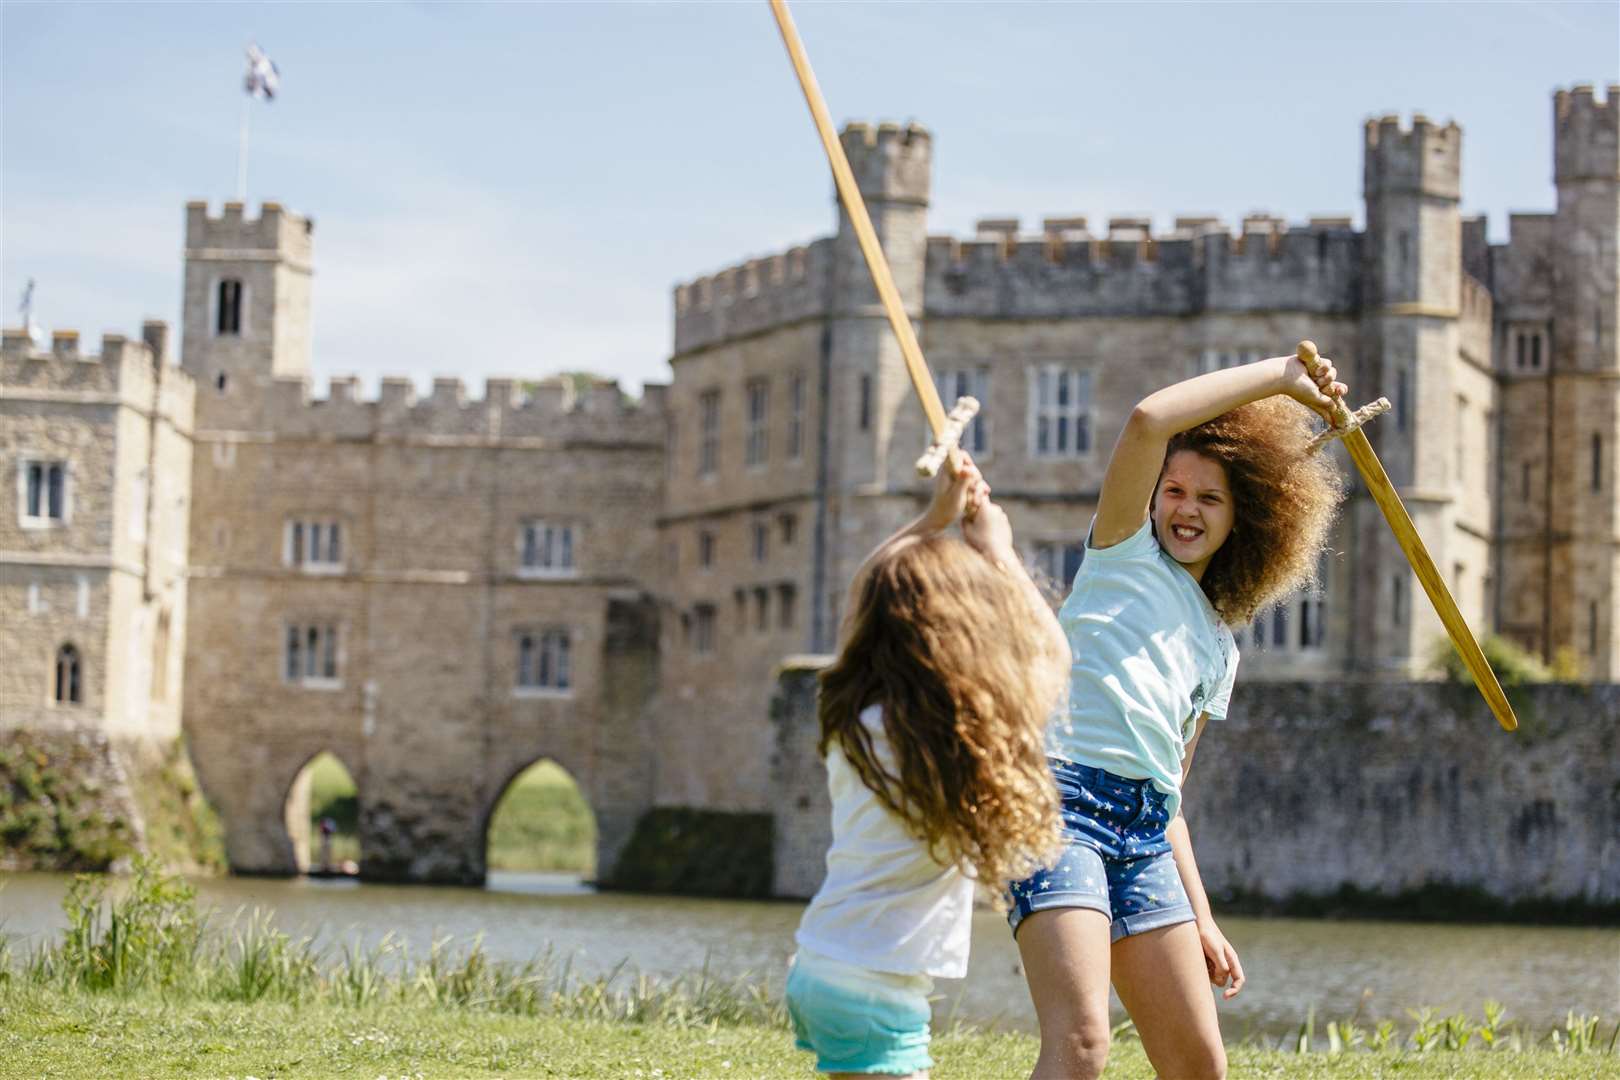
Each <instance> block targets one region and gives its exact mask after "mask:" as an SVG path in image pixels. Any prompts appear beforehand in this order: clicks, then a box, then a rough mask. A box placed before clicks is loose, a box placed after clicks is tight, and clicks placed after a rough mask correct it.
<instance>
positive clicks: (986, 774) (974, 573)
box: [819, 535, 1068, 902]
mask: <svg viewBox="0 0 1620 1080" xmlns="http://www.w3.org/2000/svg"><path fill="white" fill-rule="evenodd" d="M849 628H850V629H849V633H848V635H847V637H846V639H845V642H844V646H843V649H842V651H841V652H840V653H839V655H838V659H837V660H836V661H835V662H834V663H833V664H832V666H830V667H828V668H827V669H826V670H825V671H823V672H822V674H821V703H820V718H821V743H820V746H819V749H820V751H821V753H822V755H823V756H825V755H826V753H827V751H828V748H829V747H831V746H833V745H835V744H836V745H837V746H838V748H839V749H840V750H842V751H843V754H844V756H845V757H846V758H847V759H848V760H849V763H850V765H851V766H853V767H854V769H855V771H856V773H858V774H859V776H860V778H861V781H862V782H863V783H865V785H866V786H867V787H868V788H869V789H871V791H872V793H873V794H874V795H876V796H877V798H878V800H879V801H880V802H882V804H883V805H884V806H885V807H887V808H888V809H889V810H890V811H892V812H893V813H894V814H896V815H897V816H898V817H899V818H900V819H901V820H902V821H903V822H904V823H905V824H906V826H907V828H908V829H909V830H910V832H911V833H912V835H914V836H915V837H916V838H917V839H918V840H920V841H922V842H923V843H925V844H927V845H928V849H929V851H930V853H932V854H933V856H934V857H935V858H936V859H938V860H939V861H940V862H941V863H942V864H945V865H959V866H962V867H964V869H967V870H969V871H970V872H971V873H973V875H974V876H975V877H976V878H977V879H978V880H979V881H980V882H981V883H983V884H985V885H988V886H989V887H990V888H991V889H992V891H993V892H994V893H995V894H996V895H997V898H998V899H999V898H1000V892H1001V887H1002V886H1003V885H1005V884H1006V883H1007V882H1009V881H1014V880H1017V879H1019V878H1022V877H1027V876H1028V875H1029V874H1031V873H1033V872H1034V871H1035V870H1037V869H1039V868H1040V867H1041V866H1043V865H1045V864H1046V863H1047V862H1048V861H1049V860H1050V858H1051V857H1052V856H1053V855H1054V854H1055V853H1056V851H1057V850H1058V847H1059V843H1060V841H1059V831H1058V798H1057V791H1056V788H1055V787H1054V785H1053V783H1052V777H1051V774H1050V773H1049V772H1048V770H1047V765H1046V749H1045V740H1044V730H1045V726H1046V720H1047V718H1048V711H1049V708H1050V706H1051V705H1052V704H1053V703H1054V702H1055V701H1056V699H1057V696H1058V694H1059V693H1060V691H1061V689H1062V687H1063V685H1064V684H1065V683H1066V681H1067V675H1068V669H1067V666H1066V665H1065V664H1063V663H1061V662H1060V661H1059V660H1058V658H1057V657H1056V656H1055V655H1054V649H1055V648H1056V646H1055V645H1053V644H1052V643H1051V637H1050V635H1047V634H1045V633H1043V632H1042V629H1041V628H1040V627H1039V626H1038V625H1037V624H1036V622H1035V620H1034V619H1032V618H1031V611H1030V600H1029V598H1028V597H1027V596H1026V595H1025V594H1024V592H1023V591H1022V589H1021V588H1020V586H1019V584H1018V582H1016V581H1014V580H1013V579H1012V578H1011V577H1009V576H1008V574H1007V573H1006V572H1004V571H1003V570H1001V569H998V568H997V567H996V566H995V565H994V564H992V563H991V562H990V561H989V560H987V559H986V558H985V557H984V556H982V555H980V554H979V553H978V552H977V551H975V550H974V549H973V548H971V547H969V546H968V545H967V544H966V543H964V542H963V541H961V540H958V539H956V538H954V537H950V536H944V535H938V536H931V537H924V538H918V539H914V540H907V541H903V542H901V543H899V544H897V545H896V546H895V547H894V548H893V549H892V550H891V551H889V552H887V553H885V554H884V555H883V556H881V557H880V558H879V560H878V561H877V562H876V564H875V565H873V566H872V568H871V570H870V573H869V574H868V576H867V577H866V579H865V581H864V582H863V583H862V585H861V588H860V591H859V596H858V598H857V600H856V603H855V605H854V608H853V610H852V612H851V616H850V620H849ZM874 704H876V705H881V706H882V708H883V728H884V733H885V735H886V736H887V743H888V748H889V750H890V752H891V754H892V758H891V759H890V760H891V761H892V763H893V767H892V769H891V768H890V767H886V766H885V764H884V763H883V762H882V761H880V760H879V759H878V756H877V754H876V752H875V751H874V747H873V738H872V733H871V731H869V730H868V729H867V727H866V726H865V725H864V724H862V723H861V722H860V720H859V715H860V712H861V710H862V709H864V708H866V707H867V706H869V705H874ZM1003 902H1004V901H1003Z"/></svg>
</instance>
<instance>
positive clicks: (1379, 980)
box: [0, 873, 1620, 1039]
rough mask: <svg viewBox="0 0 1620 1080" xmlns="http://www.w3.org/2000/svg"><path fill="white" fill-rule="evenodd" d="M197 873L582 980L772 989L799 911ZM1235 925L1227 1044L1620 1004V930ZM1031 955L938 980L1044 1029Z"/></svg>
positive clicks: (3, 890) (58, 919)
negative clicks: (1310, 1016)
mask: <svg viewBox="0 0 1620 1080" xmlns="http://www.w3.org/2000/svg"><path fill="white" fill-rule="evenodd" d="M69 881H70V878H69V877H68V876H67V875H62V874H6V875H0V931H3V932H4V933H5V934H6V935H8V936H9V937H10V938H11V940H12V945H13V948H14V949H15V950H16V951H18V952H22V951H24V950H26V949H29V948H31V947H32V946H33V944H34V943H36V942H38V941H39V940H41V936H42V935H51V934H55V933H58V932H60V930H61V929H62V927H63V925H64V924H63V919H62V913H61V907H60V904H61V898H62V894H63V893H64V892H65V890H66V888H67V885H68V882H69ZM196 885H197V890H198V900H199V903H200V905H201V906H202V907H203V908H204V909H205V910H206V909H210V908H212V909H213V910H214V911H215V912H216V913H217V914H216V919H217V920H218V921H220V922H224V921H228V920H229V918H230V917H231V916H232V914H233V913H235V912H237V911H238V910H239V909H240V910H243V911H251V910H252V909H254V908H256V907H257V908H262V909H266V910H269V911H273V912H274V920H275V922H276V924H277V925H278V926H279V927H281V928H282V929H283V930H285V931H287V932H288V933H289V934H292V935H293V936H295V937H301V936H305V935H309V936H313V937H315V938H316V939H317V941H319V942H328V943H338V942H346V941H354V940H357V939H358V940H359V941H361V942H362V943H363V944H365V945H367V946H370V945H374V944H375V943H376V942H378V941H379V940H381V938H382V937H383V936H384V935H385V934H388V933H392V934H393V935H394V937H395V939H396V940H399V941H402V942H403V943H404V944H405V945H406V946H407V947H408V949H409V951H410V954H411V955H412V956H422V955H425V954H426V952H427V949H428V947H429V945H430V944H431V942H432V941H433V939H434V938H436V937H443V936H446V935H449V936H451V937H453V938H454V939H455V940H456V941H457V942H460V943H470V942H471V941H472V940H473V939H474V938H475V937H478V936H480V935H482V939H483V946H484V948H485V950H486V951H488V952H489V953H490V954H491V955H492V956H494V957H497V958H500V959H504V960H510V961H519V962H521V961H524V960H528V959H530V958H531V957H533V956H534V955H536V954H537V953H540V952H544V951H546V950H548V949H549V950H550V951H551V953H552V955H553V956H554V957H555V958H556V959H557V960H558V962H559V963H561V962H564V961H566V962H569V963H571V965H572V970H573V971H574V972H575V973H576V974H577V975H578V976H581V977H591V976H595V975H602V974H606V973H607V972H610V971H612V970H613V969H614V968H615V967H617V966H619V965H620V964H621V963H623V965H624V967H625V969H626V970H627V971H632V972H644V973H647V974H650V975H654V976H658V977H666V978H667V977H673V976H676V975H681V974H692V973H695V972H697V971H699V970H700V969H702V968H703V967H704V966H705V965H707V968H708V971H709V973H710V974H711V975H713V976H715V977H717V978H720V979H731V978H735V977H737V976H739V975H743V974H751V975H757V976H759V977H761V978H762V979H763V981H765V982H766V984H767V985H768V986H769V987H770V989H771V990H772V992H779V991H780V988H781V980H782V976H783V974H784V971H785V968H786V964H787V958H788V956H789V955H790V953H791V952H792V949H793V929H794V927H795V926H796V925H797V923H798V919H799V914H800V911H801V910H802V905H801V904H799V903H796V902H785V901H736V900H700V899H690V898H683V897H667V896H641V895H629V894H624V893H597V892H595V891H594V890H593V889H591V888H590V887H589V886H586V885H583V884H581V883H580V881H579V879H578V878H577V877H573V876H570V875H565V874H534V873H525V874H518V873H492V874H491V875H490V885H489V887H488V888H487V889H484V890H473V889H454V888H431V887H422V886H388V885H373V884H360V883H356V882H353V881H310V880H279V879H270V878H213V879H202V880H199V881H197V882H196ZM1221 925H1222V928H1223V929H1224V930H1225V931H1226V933H1227V935H1228V937H1230V938H1231V939H1232V941H1233V943H1234V944H1235V945H1236V946H1237V948H1238V950H1239V952H1240V954H1241V955H1242V958H1243V962H1244V967H1245V969H1246V971H1247V973H1248V976H1249V985H1248V987H1247V989H1245V990H1244V991H1243V993H1242V994H1241V995H1239V997H1238V998H1237V999H1236V1000H1234V1001H1232V1002H1228V1003H1225V1004H1224V1005H1222V1007H1221V1020H1222V1026H1223V1029H1224V1031H1225V1033H1226V1037H1227V1038H1228V1039H1241V1038H1243V1037H1244V1036H1245V1035H1246V1034H1261V1033H1265V1034H1273V1035H1280V1034H1282V1033H1285V1032H1287V1031H1290V1030H1295V1029H1297V1028H1298V1026H1299V1024H1300V1023H1301V1022H1302V1021H1303V1019H1304V1018H1305V1016H1306V1014H1307V1012H1308V1010H1310V1009H1311V1008H1312V1007H1313V1006H1314V1007H1315V1009H1316V1015H1317V1017H1318V1021H1319V1023H1325V1022H1327V1021H1329V1020H1335V1019H1347V1018H1349V1017H1350V1016H1351V1015H1352V1014H1354V1013H1356V1011H1357V1007H1358V1005H1360V1006H1361V1017H1362V1018H1363V1019H1367V1018H1381V1017H1394V1018H1397V1019H1400V1020H1402V1021H1405V1020H1406V1019H1407V1018H1406V1014H1405V1010H1406V1009H1408V1008H1423V1007H1432V1008H1434V1009H1436V1010H1439V1011H1452V1010H1457V1009H1463V1010H1466V1011H1468V1012H1469V1013H1471V1014H1475V1015H1477V1014H1478V1013H1479V1012H1480V1009H1481V1005H1482V1003H1483V1002H1484V1001H1485V1000H1486V999H1494V1000H1497V1001H1501V1002H1503V1003H1504V1004H1506V1006H1507V1008H1508V1014H1509V1016H1510V1017H1515V1018H1518V1019H1521V1020H1525V1021H1529V1022H1530V1023H1532V1024H1534V1025H1536V1026H1538V1027H1544V1026H1548V1025H1552V1024H1555V1023H1561V1022H1562V1021H1563V1019H1564V1016H1565V1013H1566V1012H1567V1011H1568V1010H1570V1009H1574V1010H1576V1011H1577V1012H1588V1013H1599V1014H1602V1015H1604V1016H1614V1015H1615V1014H1616V1012H1617V1011H1620V930H1616V929H1614V928H1612V927H1576V928H1569V927H1539V926H1506V925H1490V924H1487V925H1450V924H1445V923H1415V922H1370V921H1356V920H1345V921H1321V920H1304V919H1255V918H1244V917H1238V916H1228V917H1226V918H1224V919H1222V920H1221ZM1017 965H1018V955H1017V951H1016V950H1015V948H1014V946H1013V944H1012V942H1011V940H1010V938H1009V936H1008V934H1007V931H1006V927H1005V924H1004V923H1003V922H1002V920H1001V919H1000V918H999V917H998V916H997V915H996V914H995V913H993V912H990V911H980V912H979V913H977V915H976V916H975V922H974V936H973V960H972V967H971V970H970V972H969V975H968V977H967V979H965V980H962V981H961V982H954V981H942V982H941V983H940V984H939V986H938V988H937V992H938V993H939V995H940V997H941V1000H940V1002H939V1004H938V1006H937V1007H938V1009H939V1012H940V1014H941V1015H942V1016H949V1015H951V1014H952V1013H953V1012H954V1014H955V1015H956V1016H958V1017H960V1018H962V1019H964V1020H969V1021H973V1022H977V1023H982V1024H989V1025H995V1026H1001V1027H1008V1028H1016V1029H1022V1030H1033V1027H1034V1018H1033V1013H1032V1011H1031V1009H1030V1006H1029V998H1028V994H1027V992H1026V991H1025V988H1024V983H1023V978H1022V975H1021V974H1020V972H1019V970H1018V966H1017ZM1364 997H1365V1004H1362V1001H1363V998H1364ZM1116 1008H1117V1007H1116ZM1122 1015H1123V1014H1121V1016H1122Z"/></svg>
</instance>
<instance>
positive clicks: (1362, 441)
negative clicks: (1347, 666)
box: [1343, 428, 1519, 731]
mask: <svg viewBox="0 0 1620 1080" xmlns="http://www.w3.org/2000/svg"><path fill="white" fill-rule="evenodd" d="M1343 442H1344V445H1345V449H1346V450H1348V451H1349V452H1350V460H1351V461H1354V462H1355V463H1356V468H1357V469H1358V470H1359V471H1360V472H1361V478H1362V480H1364V481H1366V484H1367V491H1368V492H1369V493H1371V495H1372V497H1373V501H1374V502H1376V503H1377V504H1378V509H1380V510H1382V511H1383V512H1384V520H1385V521H1387V522H1389V527H1390V529H1391V530H1393V531H1394V533H1395V541H1396V543H1398V544H1400V545H1401V551H1403V552H1404V553H1405V554H1406V561H1407V562H1408V563H1410V564H1411V565H1412V570H1413V572H1414V573H1416V574H1417V579H1418V581H1419V582H1420V583H1421V584H1422V585H1423V591H1424V592H1426V593H1428V594H1429V602H1430V603H1432V604H1433V605H1434V610H1435V612H1436V613H1437V614H1438V615H1439V616H1440V622H1441V623H1443V624H1444V625H1445V628H1446V634H1447V635H1448V636H1449V637H1450V638H1451V644H1452V645H1453V646H1455V647H1456V649H1457V653H1458V655H1460V656H1461V657H1462V659H1463V663H1464V664H1465V665H1467V667H1468V673H1469V674H1470V675H1472V676H1473V677H1474V685H1475V686H1477V687H1479V692H1480V693H1481V694H1482V695H1484V697H1485V703H1486V704H1487V705H1489V706H1490V707H1491V712H1492V713H1493V714H1495V716H1496V721H1497V723H1499V724H1501V725H1502V727H1503V729H1504V730H1507V731H1513V730H1514V729H1515V728H1517V727H1518V726H1519V720H1518V718H1517V717H1516V716H1514V715H1513V706H1512V705H1509V704H1508V699H1507V695H1506V694H1504V693H1503V692H1502V684H1501V683H1499V682H1497V681H1496V673H1495V672H1494V671H1492V670H1491V665H1490V664H1489V663H1488V662H1486V660H1485V654H1484V653H1483V652H1481V651H1480V649H1479V642H1477V641H1475V640H1474V635H1473V632H1472V631H1470V630H1469V629H1468V623H1467V622H1465V621H1464V620H1463V617H1462V612H1460V611H1458V610H1457V602H1456V601H1455V600H1453V599H1452V597H1451V590H1450V589H1448V588H1446V583H1445V579H1443V578H1442V577H1441V576H1440V571H1439V569H1438V568H1437V567H1436V566H1435V565H1434V559H1432V558H1430V556H1429V549H1428V548H1426V547H1424V546H1423V538H1422V537H1421V536H1419V535H1418V531H1417V526H1415V525H1413V524H1412V516H1411V515H1410V514H1408V513H1407V512H1406V504H1404V503H1403V502H1401V497H1400V496H1399V495H1398V494H1396V492H1395V485H1394V484H1392V483H1390V480H1389V475H1388V474H1387V473H1385V472H1384V465H1383V463H1382V462H1381V461H1379V460H1378V455H1377V454H1376V453H1374V452H1373V448H1372V443H1370V442H1368V441H1367V433H1366V432H1365V431H1362V430H1360V429H1359V428H1358V429H1357V430H1355V431H1352V432H1350V433H1349V434H1348V435H1346V436H1344V439H1343Z"/></svg>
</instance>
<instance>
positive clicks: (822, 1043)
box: [784, 949, 934, 1076]
mask: <svg viewBox="0 0 1620 1080" xmlns="http://www.w3.org/2000/svg"><path fill="white" fill-rule="evenodd" d="M933 988H934V980H933V979H930V978H929V977H928V976H927V975H891V974H889V973H887V972H882V971H870V970H868V969H866V968H863V967H858V966H856V965H854V964H846V963H844V962H843V961H841V960H834V959H832V958H831V957H828V956H822V955H821V954H820V953H815V952H811V951H810V950H808V949H800V950H799V953H798V955H797V956H795V957H794V958H793V967H792V970H790V971H789V972H788V979H787V993H786V994H785V995H784V996H785V997H786V999H787V1009H788V1017H789V1018H790V1019H791V1020H792V1021H793V1044H794V1045H795V1046H797V1047H798V1048H799V1049H800V1050H810V1051H813V1052H814V1053H815V1055H816V1070H817V1071H818V1072H834V1073H880V1074H883V1073H886V1074H889V1075H893V1076H907V1075H910V1074H911V1073H916V1072H923V1071H924V1070H926V1069H930V1068H932V1067H933V1065H934V1059H933V1058H931V1057H929V1056H928V1041H929V1032H928V1022H929V1018H930V1015H931V1009H930V1007H929V1004H928V994H929V992H930V991H932V990H933Z"/></svg>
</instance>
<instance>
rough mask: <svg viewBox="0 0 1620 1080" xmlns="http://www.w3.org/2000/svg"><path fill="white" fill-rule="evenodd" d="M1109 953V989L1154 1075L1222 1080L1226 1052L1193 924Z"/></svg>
mask: <svg viewBox="0 0 1620 1080" xmlns="http://www.w3.org/2000/svg"><path fill="white" fill-rule="evenodd" d="M1113 952H1114V955H1113V968H1114V989H1116V990H1118V991H1119V999H1120V1000H1121V1001H1123V1002H1124V1003H1125V1008H1126V1010H1127V1011H1128V1012H1129V1013H1130V1014H1131V1019H1132V1020H1133V1021H1135V1022H1136V1031H1137V1034H1139V1035H1140V1036H1141V1037H1142V1049H1143V1050H1145V1051H1147V1056H1148V1060H1149V1061H1151V1062H1152V1063H1153V1068H1154V1069H1156V1070H1157V1071H1158V1073H1159V1075H1160V1076H1165V1077H1175V1078H1176V1080H1224V1077H1225V1076H1226V1048H1225V1047H1224V1046H1222V1045H1221V1025H1220V1021H1219V1019H1218V1018H1217V1017H1216V1015H1215V998H1214V996H1213V995H1212V994H1211V993H1210V989H1209V972H1208V969H1206V968H1205V967H1204V949H1203V946H1202V945H1200V944H1199V941H1198V924H1197V923H1191V922H1184V923H1178V924H1176V925H1175V926H1166V927H1164V928H1163V929H1160V930H1149V931H1147V932H1146V933H1143V934H1133V935H1131V936H1130V937H1124V938H1120V939H1119V940H1118V941H1117V942H1115V943H1114V950H1113Z"/></svg>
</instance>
